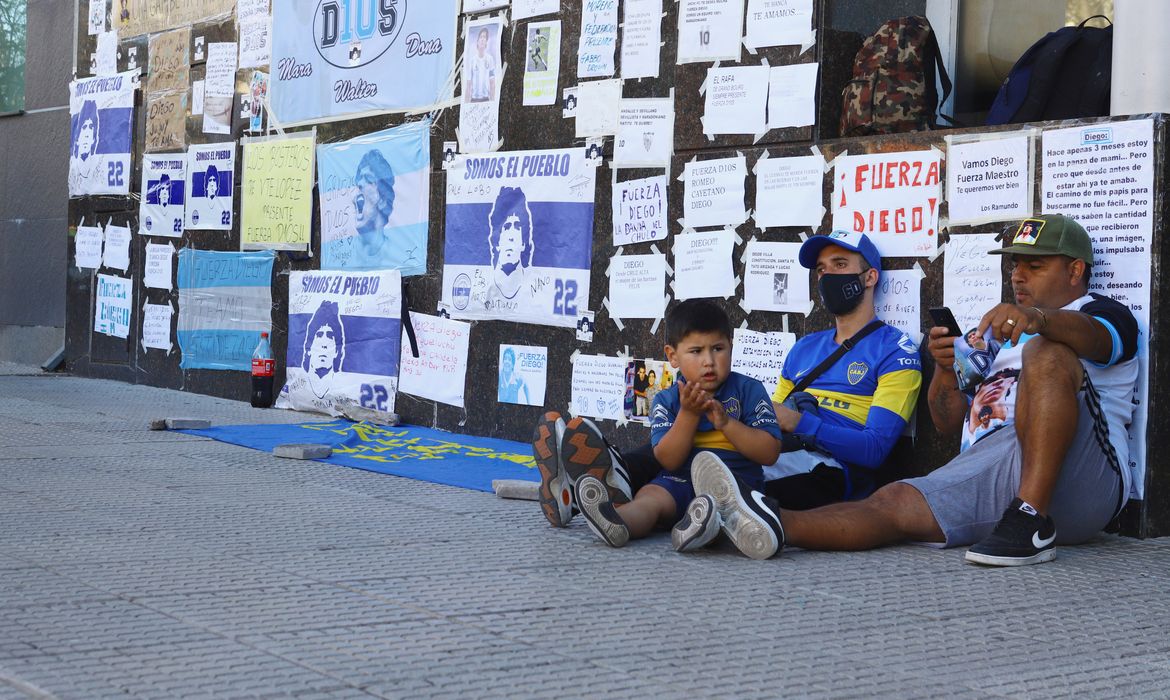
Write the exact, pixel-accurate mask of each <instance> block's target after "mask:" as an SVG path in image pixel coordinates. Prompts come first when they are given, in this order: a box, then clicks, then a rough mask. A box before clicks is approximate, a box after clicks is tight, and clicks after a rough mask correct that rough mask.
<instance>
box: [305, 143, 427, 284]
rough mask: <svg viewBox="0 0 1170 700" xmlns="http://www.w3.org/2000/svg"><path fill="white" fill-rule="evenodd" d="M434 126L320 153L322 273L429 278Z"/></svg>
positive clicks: (323, 146)
mask: <svg viewBox="0 0 1170 700" xmlns="http://www.w3.org/2000/svg"><path fill="white" fill-rule="evenodd" d="M430 125H431V122H430V120H424V121H421V122H415V123H412V124H405V125H403V126H399V127H396V128H393V129H386V130H384V131H378V132H375V133H372V134H365V135H364V136H359V137H357V138H355V139H350V140H349V141H343V142H341V143H330V144H321V145H319V146H317V181H318V187H319V189H320V192H321V269H322V270H398V271H399V272H401V273H402V275H403V276H409V275H421V274H423V273H424V272H426V271H427V270H426V268H427V225H428V221H429V212H430V201H431V197H430V177H431V139H430Z"/></svg>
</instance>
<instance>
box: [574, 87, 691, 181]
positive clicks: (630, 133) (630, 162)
mask: <svg viewBox="0 0 1170 700" xmlns="http://www.w3.org/2000/svg"><path fill="white" fill-rule="evenodd" d="M578 123H580V120H578ZM673 146H674V100H672V99H671V98H669V97H664V98H657V97H655V98H645V99H629V100H622V101H621V107H620V110H619V116H618V129H617V137H616V138H615V139H614V146H613V166H614V167H615V168H669V167H670V154H671V152H672V151H673Z"/></svg>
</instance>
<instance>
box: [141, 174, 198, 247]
mask: <svg viewBox="0 0 1170 700" xmlns="http://www.w3.org/2000/svg"><path fill="white" fill-rule="evenodd" d="M186 180H187V156H186V155H185V154H182V153H164V154H158V155H151V154H149V153H148V154H145V155H143V156H142V192H141V198H142V201H141V203H140V204H139V206H138V233H139V234H142V235H150V236H168V237H170V238H178V237H179V236H182V235H183V207H184V203H185V202H186V200H187V197H186V188H187V182H186Z"/></svg>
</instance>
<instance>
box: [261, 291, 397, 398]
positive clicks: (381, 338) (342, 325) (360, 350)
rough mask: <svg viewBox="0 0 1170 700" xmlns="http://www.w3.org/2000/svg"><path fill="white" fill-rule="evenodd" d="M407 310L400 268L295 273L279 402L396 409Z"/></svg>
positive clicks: (289, 299)
mask: <svg viewBox="0 0 1170 700" xmlns="http://www.w3.org/2000/svg"><path fill="white" fill-rule="evenodd" d="M401 312H402V278H401V277H400V276H399V275H398V272H397V271H396V270H381V271H378V272H363V273H357V272H318V271H315V270H310V271H294V272H291V273H289V281H288V355H287V362H288V365H287V367H288V370H287V381H286V383H285V385H284V388H283V389H282V390H281V392H280V396H279V397H277V399H276V407H277V408H291V409H294V410H299V411H316V412H318V413H327V414H329V415H331V416H336V415H339V414H343V413H346V412H347V411H346V409H347V408H348V407H351V406H361V407H363V408H368V409H371V410H376V411H393V410H394V396H395V392H396V391H397V389H398V359H399V353H400V352H401V347H400V342H401V330H402V320H401V316H400V314H401Z"/></svg>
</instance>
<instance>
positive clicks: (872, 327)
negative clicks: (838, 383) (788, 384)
mask: <svg viewBox="0 0 1170 700" xmlns="http://www.w3.org/2000/svg"><path fill="white" fill-rule="evenodd" d="M884 325H885V324H884V323H882V322H881V321H880V320H878V319H876V318H875V319H874V320H872V321H870V322H869V323H868V324H866V326H865V328H862V329H861V330H859V331H857V332H856V333H854V334H853V337H851V338H846V339H845V341H844V342H842V343H841V344H840V345H838V346H837V349H836V350H834V351H833V354H831V355H829V356H828V357H826V358H825V359H824V360H822V361H821V364H819V365H817V366H816V367H815V368H814V369H813V371H811V372H809V373H808V374H806V375H804V376H803V377H801V378H800V381H799V382H797V384H796V386H794V387H792V392H793V393H795V392H797V391H804V390H805V389H807V388H808V385H809V384H812V383H813V380H814V379H816V378H817V377H819V376H821V375H822V374H824V373H825V371H826V370H828V369H829V368H830V367H832V366H833V365H835V364H837V360H840V359H841V356H842V355H844V354H845V353H847V352H849V351H850V350H852V349H853V347H854V346H855V345H857V344H858V343H860V342H861V339H862V338H864V337H865V336H867V335H869V334H870V333H873V332H874V331H876V330H877V329H879V328H881V327H882V326H884Z"/></svg>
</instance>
